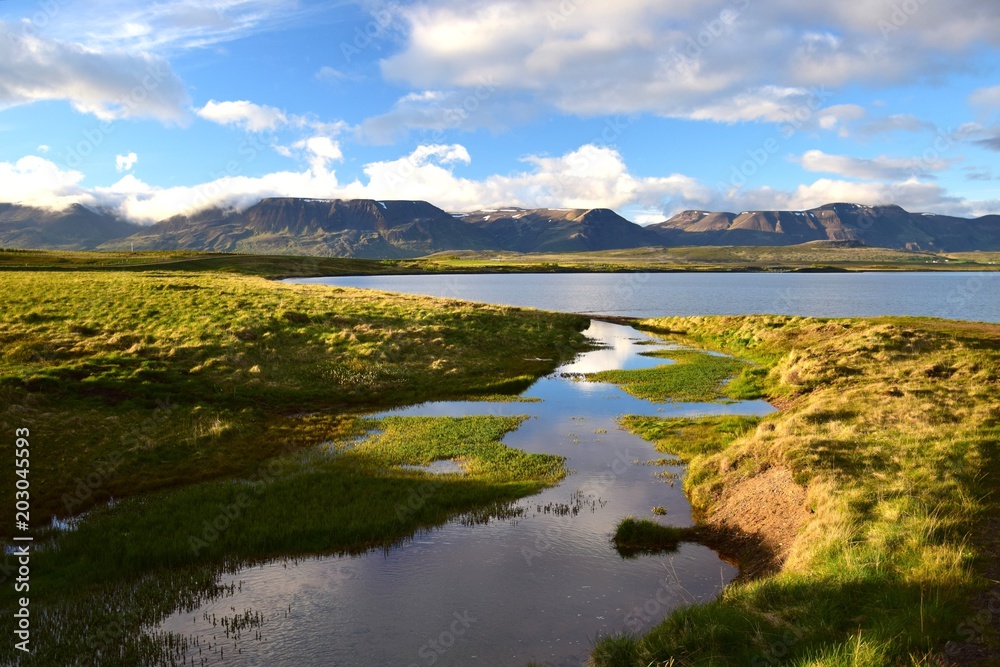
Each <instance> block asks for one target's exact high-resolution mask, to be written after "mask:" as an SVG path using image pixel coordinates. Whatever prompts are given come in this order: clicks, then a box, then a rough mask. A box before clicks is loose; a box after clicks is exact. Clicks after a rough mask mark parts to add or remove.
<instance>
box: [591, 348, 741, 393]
mask: <svg viewBox="0 0 1000 667" xmlns="http://www.w3.org/2000/svg"><path fill="white" fill-rule="evenodd" d="M649 356H653V357H661V358H664V359H670V360H672V361H673V362H674V363H672V364H667V365H663V366H657V367H655V368H643V369H638V370H627V371H622V370H614V371H601V372H599V373H589V374H588V375H587V379H588V380H590V381H592V382H613V383H615V384H618V385H620V386H621V388H622V389H624V390H625V391H627V392H628V393H630V394H632V395H633V396H637V397H638V398H644V399H646V400H650V401H677V402H681V401H690V402H711V401H720V400H724V399H748V398H759V397H760V388H759V386H758V385H757V383H756V381H755V377H754V376H755V375H757V374H759V370H758V369H755V368H754V367H752V365H750V364H747V363H746V362H744V361H740V360H739V359H734V358H732V357H727V356H719V355H714V354H706V353H705V352H702V351H698V350H687V349H682V350H664V351H659V352H653V353H650V354H649ZM734 377H735V378H736V379H735V380H733V378H734ZM730 380H733V381H732V382H730ZM727 383H728V384H727Z"/></svg>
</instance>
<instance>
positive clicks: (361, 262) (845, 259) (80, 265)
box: [0, 243, 1000, 278]
mask: <svg viewBox="0 0 1000 667" xmlns="http://www.w3.org/2000/svg"><path fill="white" fill-rule="evenodd" d="M998 257H1000V253H941V254H935V253H930V252H911V251H907V250H890V249H886V248H865V247H862V248H853V247H846V246H835V245H831V244H823V243H805V244H802V245H795V246H759V247H751V246H708V247H697V246H695V247H674V248H630V249H627V250H604V251H599V252H584V253H515V252H473V251H458V252H442V253H436V254H433V255H429V256H427V257H421V258H414V259H394V260H371V259H341V258H336V257H307V256H294V255H238V254H224V253H197V252H189V251H159V252H146V251H142V252H135V253H130V252H91V251H80V252H64V251H47V250H2V249H0V271H2V270H21V271H24V270H53V269H58V270H117V271H146V270H149V269H155V268H162V269H169V270H171V271H191V272H204V271H212V272H227V273H239V274H247V275H256V276H262V277H266V278H286V277H288V278H290V277H302V276H340V275H383V274H387V275H393V274H420V273H525V272H528V273H531V272H563V273H568V272H617V271H875V270H881V271H995V270H998V269H1000V261H998Z"/></svg>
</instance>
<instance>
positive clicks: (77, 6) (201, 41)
mask: <svg viewBox="0 0 1000 667" xmlns="http://www.w3.org/2000/svg"><path fill="white" fill-rule="evenodd" d="M47 6H54V7H55V10H53V11H49V12H44V13H43V12H41V11H39V12H37V13H35V14H34V15H33V16H42V17H43V18H44V23H41V22H40V21H39V22H38V25H37V26H36V25H34V24H29V28H30V29H32V30H35V29H38V28H44V30H45V32H47V33H51V34H55V35H58V36H59V37H60V38H62V39H68V40H71V41H75V42H81V43H84V44H87V45H88V46H90V47H93V48H98V49H107V48H112V47H113V48H125V49H128V50H129V51H131V52H137V51H149V52H158V53H170V52H175V51H180V50H185V49H202V48H205V47H209V46H212V45H217V44H222V43H225V42H229V41H232V40H235V39H241V38H244V37H247V36H249V35H253V34H255V33H259V32H262V31H266V30H277V29H282V28H285V27H288V26H292V25H297V24H301V23H303V22H305V20H307V19H309V18H310V17H311V16H313V15H315V14H316V13H318V12H320V11H323V10H324V9H327V8H328V7H329V5H328V3H322V2H321V3H300V2H297V1H296V0H157V1H156V2H135V0H101V3H100V6H99V7H98V8H95V6H94V5H92V4H87V3H72V2H66V1H65V0H53V2H51V3H48V4H44V3H43V4H39V5H37V6H35V7H34V9H44V8H45V7H47ZM29 15H30V14H29ZM33 20H35V21H38V19H33Z"/></svg>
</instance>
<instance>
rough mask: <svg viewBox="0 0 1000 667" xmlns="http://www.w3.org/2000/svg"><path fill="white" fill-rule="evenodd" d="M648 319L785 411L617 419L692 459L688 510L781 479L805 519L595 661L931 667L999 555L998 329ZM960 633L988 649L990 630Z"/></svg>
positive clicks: (957, 635)
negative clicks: (753, 566) (704, 598)
mask: <svg viewBox="0 0 1000 667" xmlns="http://www.w3.org/2000/svg"><path fill="white" fill-rule="evenodd" d="M643 324H644V325H646V326H649V327H651V328H657V329H659V330H671V331H684V332H685V333H686V335H684V336H677V337H676V340H678V341H679V342H683V343H684V344H688V345H690V344H699V345H702V346H704V347H706V348H709V349H713V350H718V351H722V352H726V353H729V354H733V355H736V356H739V357H743V358H747V359H750V360H753V361H754V362H756V363H757V364H759V366H760V367H761V368H763V369H765V375H764V376H763V377H762V378H761V379H760V386H761V388H762V390H763V391H764V393H765V395H766V396H767V398H769V399H770V400H773V401H775V402H776V403H777V404H779V405H780V406H781V408H782V409H781V411H780V412H778V413H776V414H774V415H770V416H768V417H766V418H764V419H762V420H759V421H758V422H757V423H756V424H754V423H753V422H746V423H743V424H740V423H728V424H727V423H726V422H724V421H723V420H721V419H720V418H711V419H701V420H657V419H655V418H647V417H630V418H627V419H625V420H624V424H625V425H626V426H627V427H628V428H629V429H630V430H633V431H635V432H636V433H638V434H640V435H642V436H644V437H646V438H647V439H650V440H652V441H653V442H654V443H656V445H657V448H658V449H660V450H661V451H664V452H669V453H671V454H675V455H677V456H679V457H681V458H684V459H686V460H689V461H690V469H689V472H688V474H687V475H686V477H685V481H684V484H685V489H686V491H687V492H688V494H689V496H690V498H691V500H692V503H693V505H694V506H695V509H696V510H697V511H698V512H699V513H700V514H701V515H703V516H704V515H709V514H710V513H711V511H712V509H713V508H714V507H716V506H717V505H718V504H719V503H720V502H722V501H723V499H724V498H725V494H726V493H727V492H728V491H729V490H731V489H736V488H739V487H740V485H741V484H743V483H745V482H747V481H749V480H754V479H756V478H757V477H758V476H760V475H765V474H767V473H768V471H771V470H775V469H781V470H788V471H790V472H791V475H792V477H793V479H794V480H795V482H796V483H797V484H798V485H801V487H802V488H804V489H805V494H806V495H805V498H806V510H807V512H808V515H807V519H806V520H805V524H804V525H803V526H802V527H801V528H800V529H799V531H798V533H797V534H796V536H795V537H794V541H793V543H792V544H791V545H790V546H789V548H788V550H787V558H786V559H784V560H783V562H781V563H779V564H778V565H779V567H778V569H777V571H776V572H775V573H774V574H770V575H767V576H764V577H761V578H758V579H755V580H746V579H743V580H740V581H738V582H737V583H735V584H733V585H730V586H729V587H727V588H726V590H725V591H724V592H723V594H722V595H721V596H720V597H719V598H718V599H717V600H714V601H712V602H710V603H707V604H702V605H692V606H687V607H683V608H681V609H678V610H676V611H674V612H673V613H672V614H671V615H670V616H669V617H668V618H666V619H665V620H664V621H663V622H662V623H661V624H659V625H657V626H656V627H655V628H653V629H652V630H651V631H649V632H648V633H647V634H646V635H644V636H642V637H629V636H615V637H613V638H608V639H606V640H604V641H602V642H599V643H598V645H597V647H596V648H595V650H594V653H593V656H592V659H593V661H594V663H595V664H596V665H643V666H645V665H649V664H662V663H665V662H667V661H669V660H672V659H673V660H676V661H678V662H679V663H681V664H690V665H746V664H779V663H780V664H794V665H893V664H937V663H936V662H935V661H934V660H935V659H934V658H933V656H934V655H935V654H936V653H937V652H940V651H941V650H942V648H943V646H944V644H945V642H947V641H951V640H961V641H968V640H969V639H970V637H969V632H968V628H969V627H970V626H969V623H970V622H972V621H973V620H974V619H976V618H977V613H978V612H980V611H981V609H979V608H977V607H976V606H975V605H973V604H972V603H971V599H972V597H973V596H974V595H976V594H978V593H979V592H980V591H982V590H983V589H984V588H985V587H987V586H988V585H989V583H988V581H987V580H985V579H984V578H983V576H982V574H981V573H982V572H983V571H984V568H986V567H987V566H988V565H990V564H991V563H992V562H993V559H995V558H996V553H995V552H993V551H991V550H990V549H991V546H990V545H991V540H992V538H990V537H989V534H988V532H987V531H988V529H987V528H985V527H984V526H986V525H987V523H986V522H987V521H988V520H990V519H992V520H994V521H995V519H996V517H997V514H998V512H997V502H998V501H997V494H996V486H995V485H996V481H995V480H996V475H997V472H998V471H1000V467H998V458H997V455H998V451H997V450H998V442H1000V326H997V325H987V324H975V323H964V322H946V321H940V320H931V319H912V318H879V319H872V320H815V319H808V318H794V317H775V316H754V317H712V318H667V319H660V320H650V321H646V322H644V323H643ZM727 419H728V418H727ZM972 639H975V640H976V641H990V637H989V633H988V632H986V633H985V634H984V633H983V632H977V633H975V636H974V637H972ZM994 648H995V646H994ZM612 649H613V650H612ZM994 654H995V653H994Z"/></svg>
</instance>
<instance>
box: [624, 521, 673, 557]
mask: <svg viewBox="0 0 1000 667" xmlns="http://www.w3.org/2000/svg"><path fill="white" fill-rule="evenodd" d="M685 539H691V531H690V529H687V528H677V527H676V526H664V525H662V524H659V523H657V522H656V521H653V520H652V519H640V518H637V517H634V516H628V517H625V518H624V519H622V520H621V521H619V522H618V525H617V526H616V527H615V534H614V536H613V537H612V541H613V542H614V545H615V549H617V550H618V553H619V554H621V556H622V557H623V558H630V557H633V556H637V555H639V554H652V553H662V552H664V551H676V550H677V547H678V546H679V545H680V543H681V541H682V540H685Z"/></svg>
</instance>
